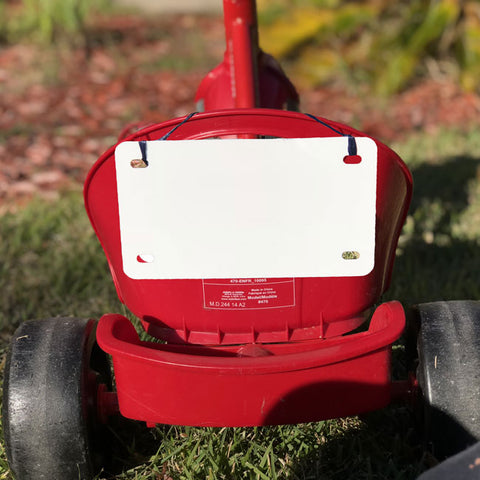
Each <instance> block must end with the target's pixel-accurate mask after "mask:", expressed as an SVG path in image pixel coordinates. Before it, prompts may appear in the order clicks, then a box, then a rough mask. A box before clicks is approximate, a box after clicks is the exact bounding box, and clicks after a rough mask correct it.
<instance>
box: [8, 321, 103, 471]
mask: <svg viewBox="0 0 480 480" xmlns="http://www.w3.org/2000/svg"><path fill="white" fill-rule="evenodd" d="M95 328H96V322H95V321H94V320H87V319H80V318H61V317H59V318H49V319H46V320H35V321H29V322H25V323H23V324H22V325H21V326H20V327H19V328H18V329H17V331H16V332H15V334H14V336H13V338H12V341H11V346H10V350H9V353H8V356H7V363H6V367H5V375H4V385H3V431H4V437H5V444H6V452H7V457H8V461H9V464H10V468H11V469H12V471H13V473H14V474H15V478H16V479H17V480H30V479H32V480H33V479H35V480H40V479H45V480H47V479H48V480H79V479H81V480H86V479H90V478H92V477H93V476H94V474H95V473H96V471H97V469H98V467H99V466H100V463H101V461H102V459H101V455H100V454H99V453H100V452H101V450H102V447H103V445H105V442H104V439H103V438H102V435H103V430H104V429H103V426H102V425H100V423H99V422H98V421H97V418H96V393H97V385H98V384H99V383H100V382H102V383H107V384H109V383H110V366H109V363H108V359H107V356H106V355H105V354H104V353H103V352H102V351H101V350H100V349H99V347H98V346H97V345H96V343H95Z"/></svg>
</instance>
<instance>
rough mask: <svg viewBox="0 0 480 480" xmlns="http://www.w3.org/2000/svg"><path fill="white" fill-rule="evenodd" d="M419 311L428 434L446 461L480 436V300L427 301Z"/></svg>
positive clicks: (421, 381)
mask: <svg viewBox="0 0 480 480" xmlns="http://www.w3.org/2000/svg"><path fill="white" fill-rule="evenodd" d="M414 315H415V317H416V319H417V321H418V327H419V334H418V339H417V348H418V368H417V378H418V382H419V385H420V388H421V392H422V398H423V406H424V426H425V433H426V438H427V441H428V442H429V444H430V447H431V449H432V452H433V454H434V455H435V456H436V457H437V458H439V459H442V458H445V457H448V456H451V455H454V454H456V453H458V452H460V451H462V450H464V449H465V448H467V447H469V446H470V445H473V444H474V443H475V442H477V441H479V440H480V302H479V301H449V302H434V303H425V304H421V305H418V306H416V307H415V308H414Z"/></svg>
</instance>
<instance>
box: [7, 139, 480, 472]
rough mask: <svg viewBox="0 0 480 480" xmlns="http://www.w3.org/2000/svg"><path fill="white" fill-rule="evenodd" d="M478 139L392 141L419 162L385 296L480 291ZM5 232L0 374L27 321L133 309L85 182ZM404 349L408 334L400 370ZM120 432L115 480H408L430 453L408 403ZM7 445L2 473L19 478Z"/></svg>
mask: <svg viewBox="0 0 480 480" xmlns="http://www.w3.org/2000/svg"><path fill="white" fill-rule="evenodd" d="M479 147H480V133H478V132H474V131H472V132H470V133H467V134H462V133H458V132H451V131H449V132H441V133H439V134H437V135H435V136H427V135H425V134H418V135H417V136H415V137H411V138H409V139H408V140H406V141H403V142H402V143H399V144H398V145H394V148H395V150H396V151H397V152H398V153H400V155H401V156H402V157H403V158H404V159H405V160H406V161H407V163H408V164H409V166H410V168H411V170H412V173H413V175H414V178H415V194H414V200H413V203H412V208H411V210H410V214H409V217H408V220H407V223H406V227H405V229H404V233H403V234H402V237H401V241H400V246H399V253H398V257H397V261H396V266H395V270H394V276H393V280H392V286H391V288H390V290H389V292H387V295H385V298H384V300H387V299H393V298H395V299H398V300H400V301H402V302H403V304H404V305H405V306H406V307H407V306H408V305H411V304H413V303H416V302H422V301H429V300H440V299H461V298H469V299H479V298H480V283H479V277H478V272H479V271H480V241H479V237H480V231H479V229H480V221H479V215H480V153H479V152H480V148H479ZM0 232H1V241H0V291H1V292H2V302H0V375H1V372H2V371H3V361H4V359H5V351H6V346H7V342H8V338H9V336H10V335H11V333H12V332H13V330H14V329H15V327H16V326H17V325H18V324H19V323H20V322H21V321H23V320H26V319H29V318H41V317H49V316H55V315H75V316H92V317H98V316H100V315H101V314H103V313H105V312H108V311H116V312H119V313H125V310H124V307H123V306H121V305H120V303H119V302H118V300H117V298H116V294H115V291H114V287H113V284H112V282H111V280H110V277H109V273H108V267H107V264H106V261H105V259H104V256H103V253H102V251H101V248H100V246H99V245H98V243H97V241H96V239H95V236H94V234H93V232H92V230H91V228H90V226H89V223H88V220H87V218H86V215H85V214H84V211H83V205H82V199H81V195H80V194H79V193H78V192H77V193H69V194H65V195H64V196H63V197H62V200H61V201H59V202H57V203H47V202H45V201H40V200H38V201H34V202H32V203H30V204H29V205H28V206H27V207H26V208H23V209H21V210H19V211H17V212H16V213H14V214H6V215H4V216H2V217H0ZM403 357H404V351H403V346H402V345H401V343H400V344H399V345H398V346H396V347H395V349H394V358H395V372H396V371H397V370H398V371H400V372H401V371H402V368H403V361H402V359H403ZM166 394H168V392H166ZM339 401H341V399H339ZM0 436H1V433H0ZM122 442H123V450H125V452H126V454H125V455H123V453H119V455H121V456H122V457H124V458H123V460H125V459H126V458H127V457H128V461H126V463H125V466H124V471H123V473H119V474H118V475H117V477H116V478H118V479H139V480H147V479H151V480H159V479H168V478H172V479H302V480H307V479H325V480H326V479H333V480H335V479H339V480H340V479H342V480H344V479H347V480H348V479H356V480H359V479H360V480H361V479H398V480H401V479H404V480H407V479H413V478H416V476H417V475H418V474H419V472H421V471H422V470H423V469H425V468H426V466H427V459H428V456H425V454H424V452H423V450H422V448H421V442H420V441H419V438H418V437H417V436H416V434H415V429H414V424H413V420H412V417H411V415H410V412H409V411H408V409H407V408H406V407H405V406H390V407H388V408H386V409H384V410H382V411H378V412H374V413H372V414H369V415H366V416H362V417H361V418H358V417H353V418H349V419H339V420H334V421H327V422H318V423H309V424H303V425H294V426H281V427H262V428H222V429H214V428H187V427H168V426H163V427H158V428H156V429H153V430H151V431H149V432H145V431H143V430H140V431H139V432H137V436H136V437H131V438H129V437H128V436H125V438H123V439H122ZM3 448H4V447H3V444H2V443H0V480H5V479H10V478H11V475H10V474H9V471H8V467H7V464H6V459H5V453H4V450H3Z"/></svg>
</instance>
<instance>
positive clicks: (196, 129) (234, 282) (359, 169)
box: [4, 0, 478, 480]
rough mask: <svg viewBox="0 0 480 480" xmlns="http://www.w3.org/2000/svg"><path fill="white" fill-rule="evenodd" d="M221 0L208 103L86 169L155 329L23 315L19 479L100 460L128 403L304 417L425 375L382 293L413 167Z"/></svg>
mask: <svg viewBox="0 0 480 480" xmlns="http://www.w3.org/2000/svg"><path fill="white" fill-rule="evenodd" d="M224 10H225V24H226V34H227V51H226V54H225V59H224V61H223V62H222V63H221V64H220V66H219V67H217V68H216V69H215V70H213V72H211V73H210V74H209V75H208V76H207V77H206V78H205V80H204V81H203V82H202V84H201V86H200V88H199V91H198V93H197V98H196V100H197V105H198V106H199V107H201V109H202V110H204V111H202V112H200V113H196V114H192V115H189V116H187V117H184V118H180V119H175V120H171V121H168V122H165V123H161V124H156V125H152V126H149V127H147V128H144V129H141V130H139V131H137V132H136V133H133V134H131V135H130V136H127V137H126V138H123V139H121V141H119V143H118V144H117V145H115V146H114V147H112V148H110V149H109V150H108V151H107V152H106V153H105V154H104V155H102V156H101V157H100V159H99V160H98V161H97V162H96V164H95V165H94V166H93V168H92V169H91V171H90V173H89V175H88V178H87V180H86V182H85V190H84V194H85V204H86V209H87V212H88V215H89V217H90V220H91V223H92V225H93V228H94V229H95V232H96V234H97V236H98V238H99V240H100V242H101V244H102V247H103V249H104V251H105V254H106V256H107V259H108V262H109V265H110V270H111V274H112V277H113V281H114V283H115V286H116V288H117V292H118V295H119V297H120V298H121V300H122V301H123V302H124V303H125V305H126V306H127V307H128V308H129V309H130V311H131V312H133V313H134V314H135V315H136V316H137V317H138V318H139V319H140V321H141V323H142V325H143V327H144V328H145V330H146V331H147V332H148V334H150V336H151V337H154V339H152V340H151V341H142V340H140V338H139V335H138V333H137V331H136V330H135V328H134V327H133V325H132V324H131V323H130V321H129V320H128V319H127V318H126V317H124V316H123V315H120V314H115V313H109V314H106V315H104V316H103V317H102V318H101V319H100V320H99V322H98V325H96V322H94V321H91V320H82V319H75V318H53V319H49V320H44V321H33V322H27V323H25V324H23V325H22V326H20V328H19V329H18V330H17V332H16V333H15V336H14V339H13V342H12V347H11V350H10V353H9V357H8V365H7V367H6V374H5V385H4V392H5V393H4V431H5V437H6V444H7V454H8V458H9V462H10V465H11V468H12V470H13V471H14V473H15V474H16V476H17V478H18V479H19V480H23V479H33V478H35V479H40V478H45V479H46V478H48V479H62V480H69V479H72V480H73V479H77V478H82V479H87V478H91V476H92V474H93V472H94V471H95V468H96V466H97V465H98V462H99V458H98V457H97V456H96V453H97V452H98V451H99V450H100V447H102V437H101V433H102V424H103V423H104V422H105V421H106V419H107V418H108V417H109V416H111V415H115V414H118V412H119V413H120V414H121V415H123V416H124V417H128V418H131V419H136V420H141V421H144V422H146V423H147V424H148V425H155V424H158V423H165V424H180V425H198V426H249V425H273V424H285V423H297V422H306V421H315V420H322V419H328V418H334V417H341V416H347V415H353V414H358V413H362V412H367V411H371V410H374V409H379V408H382V407H384V406H386V405H388V404H389V403H390V402H391V400H392V399H394V398H400V397H405V396H408V394H409V392H410V391H411V389H412V385H414V383H415V381H414V380H405V381H403V382H395V383H392V381H391V345H392V343H393V342H395V341H396V340H397V339H398V338H399V336H400V335H401V333H402V331H403V330H404V326H405V315H404V310H403V308H402V306H401V305H400V303H399V302H395V301H394V302H389V303H384V304H381V305H379V306H377V307H376V308H374V307H373V306H374V305H375V304H376V303H377V302H378V300H379V299H380V296H381V295H382V294H383V293H384V292H385V290H386V289H387V288H388V285H389V282H390V276H391V271H392V266H393V261H394V256H395V248H396V245H397V239H398V236H399V233H400V230H401V228H402V225H403V222H404V220H405V216H406V213H407V209H408V205H409V202H410V198H411V194H412V179H411V175H410V173H409V171H408V169H407V167H406V166H405V164H404V163H403V162H402V160H401V159H400V158H399V157H398V156H397V155H396V154H395V153H394V152H393V151H392V150H390V149H389V148H388V147H387V146H385V145H383V144H382V143H381V142H379V141H378V140H376V139H373V138H371V137H368V136H366V135H364V134H363V133H361V132H359V131H356V130H354V129H352V128H350V127H348V126H345V125H342V124H339V123H336V122H333V121H330V120H326V119H323V118H318V117H313V116H310V115H306V114H302V113H298V112H293V111H285V110H282V108H283V107H294V106H296V105H297V104H298V95H297V93H296V91H295V89H294V87H293V86H292V84H291V83H290V82H289V81H288V80H287V79H286V77H285V75H284V74H283V73H282V71H281V70H280V68H279V67H278V65H277V64H276V63H275V62H274V61H273V59H271V57H269V56H267V55H265V54H264V53H262V52H261V51H260V50H259V49H258V45H257V38H256V17H255V8H254V3H253V2H251V1H247V0H243V1H242V0H237V1H233V0H224ZM260 107H262V108H260ZM208 139H215V140H214V141H213V140H208ZM475 308H476V307H475ZM419 311H420V312H421V313H420V315H419V318H420V319H421V321H422V322H424V323H425V313H424V312H425V309H422V308H420V309H419ZM422 312H423V313H422ZM477 312H478V308H477ZM367 325H368V327H367ZM361 326H364V328H359V327H361ZM421 328H423V329H422V332H423V334H422V335H423V336H422V337H421V338H422V342H425V341H426V342H428V336H429V334H428V332H427V333H425V332H426V329H425V326H423V327H421ZM155 339H157V340H162V342H159V341H157V340H155ZM99 347H100V348H99ZM423 351H424V352H426V353H425V355H424V356H423V357H422V358H423V359H425V358H426V356H428V355H431V352H430V350H428V349H427V350H425V349H423ZM104 352H106V353H108V354H109V355H111V358H112V359H113V367H114V373H115V384H116V388H114V387H113V385H112V380H111V375H110V368H109V363H108V359H107V356H106V354H105V353H104ZM428 363H429V361H427V362H423V363H422V365H423V366H424V370H423V371H424V373H423V374H422V381H423V382H424V384H425V382H427V384H428V379H427V380H424V379H426V378H427V377H428V372H430V367H429V366H428ZM425 372H427V373H425ZM430 373H431V372H430ZM428 378H430V377H428ZM32 431H34V432H35V435H34V436H30V432H32ZM39 438H42V439H44V441H42V442H39V441H38V439H39ZM51 452H54V453H51Z"/></svg>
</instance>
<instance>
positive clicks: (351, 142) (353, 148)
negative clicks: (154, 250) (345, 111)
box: [305, 113, 357, 156]
mask: <svg viewBox="0 0 480 480" xmlns="http://www.w3.org/2000/svg"><path fill="white" fill-rule="evenodd" d="M305 115H306V116H307V117H310V118H313V120H315V121H316V122H318V123H321V124H322V125H324V126H325V127H328V128H329V129H330V130H333V131H334V132H335V133H338V134H339V135H341V136H342V137H348V155H352V156H353V155H357V142H356V140H355V137H354V136H353V135H349V134H345V133H342V132H341V131H340V130H337V129H336V128H334V127H332V126H331V125H329V124H328V123H326V122H322V120H320V119H319V118H317V117H315V116H314V115H311V114H310V113H305Z"/></svg>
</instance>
